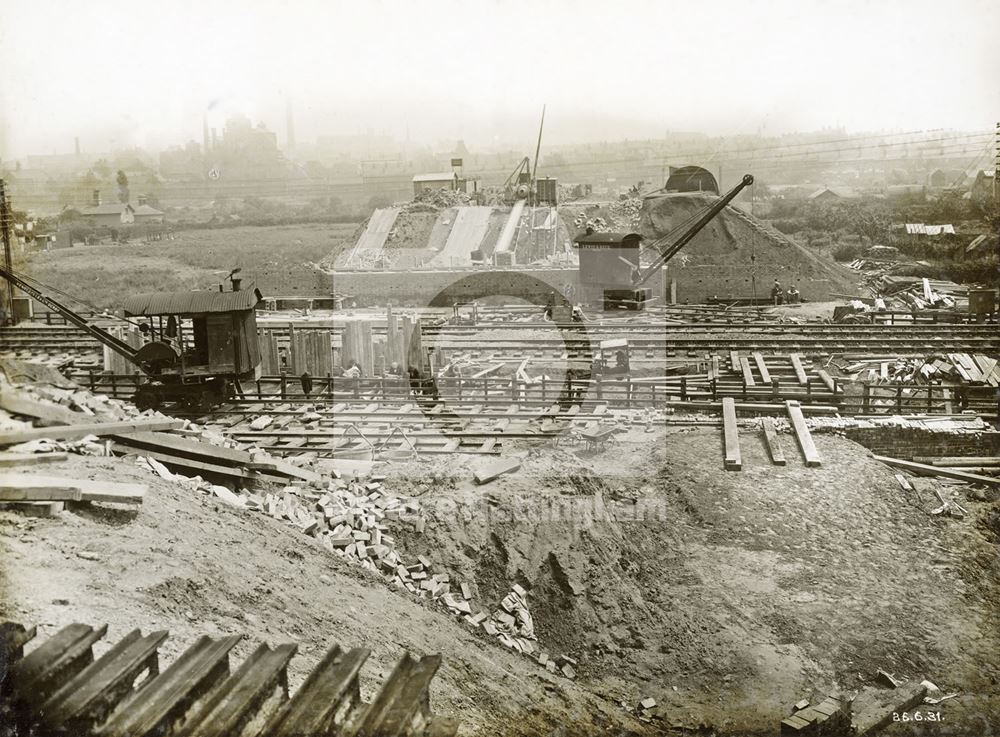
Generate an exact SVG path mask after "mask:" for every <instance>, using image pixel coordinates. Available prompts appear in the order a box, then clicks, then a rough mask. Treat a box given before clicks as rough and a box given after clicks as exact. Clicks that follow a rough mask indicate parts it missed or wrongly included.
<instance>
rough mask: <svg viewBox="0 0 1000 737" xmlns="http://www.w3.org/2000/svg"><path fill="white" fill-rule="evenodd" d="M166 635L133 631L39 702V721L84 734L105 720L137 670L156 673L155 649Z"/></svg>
mask: <svg viewBox="0 0 1000 737" xmlns="http://www.w3.org/2000/svg"><path fill="white" fill-rule="evenodd" d="M167 634H168V633H167V631H166V630H160V631H158V632H152V633H150V634H148V635H146V636H145V637H143V636H142V632H141V631H139V630H138V629H135V630H132V631H131V632H130V633H129V634H127V635H126V636H125V637H124V638H122V640H121V641H119V642H118V643H117V644H116V645H115V646H114V647H112V648H111V649H110V650H108V651H107V652H106V653H104V655H102V656H101V657H100V658H98V659H97V660H95V661H94V662H93V663H91V664H90V665H88V666H87V667H86V668H84V669H83V670H82V671H80V672H79V673H78V674H77V675H76V676H75V677H74V678H72V679H71V680H69V681H67V682H66V683H65V684H64V685H63V686H62V687H61V688H60V689H59V690H58V691H56V692H55V693H54V694H52V695H51V696H50V697H49V698H48V700H47V701H46V702H45V703H44V704H42V706H41V708H40V710H39V711H40V712H41V718H42V723H43V724H46V725H47V726H49V727H52V728H56V727H61V728H62V729H64V730H68V731H70V732H72V733H78V734H83V733H84V732H87V731H89V729H90V728H91V727H92V726H93V725H95V724H98V723H100V722H102V721H104V719H106V718H107V716H108V714H109V713H110V712H111V710H112V709H113V708H114V706H115V704H116V703H117V701H118V699H119V698H121V697H122V696H124V695H125V694H127V693H128V692H129V691H131V689H132V684H133V683H134V682H135V680H136V678H137V677H138V676H139V674H140V673H142V672H143V671H146V670H149V671H150V672H152V673H155V672H156V670H157V668H158V662H159V658H158V655H157V648H158V647H159V646H160V644H161V643H162V642H163V641H164V640H165V639H167Z"/></svg>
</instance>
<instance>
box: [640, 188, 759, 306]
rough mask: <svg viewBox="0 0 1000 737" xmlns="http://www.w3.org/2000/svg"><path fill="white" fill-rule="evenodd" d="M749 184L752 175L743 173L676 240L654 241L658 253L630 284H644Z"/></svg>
mask: <svg viewBox="0 0 1000 737" xmlns="http://www.w3.org/2000/svg"><path fill="white" fill-rule="evenodd" d="M751 184H753V176H752V175H750V174H746V175H744V177H743V179H741V180H740V183H739V184H737V185H736V186H735V187H733V188H732V189H731V190H729V191H728V192H727V193H726V194H725V195H723V196H722V197H720V198H719V199H717V200H716V201H715V202H713V203H712V204H711V205H709V206H708V207H707V208H705V211H704V213H703V214H702V215H701V217H699V218H698V219H697V220H696V221H695V222H694V223H693V224H692V225H691V226H690V227H689V228H688V229H687V230H685V231H684V232H683V233H681V235H680V236H678V238H677V240H675V241H673V242H671V243H665V244H663V246H662V247H660V246H658V245H657V244H656V243H655V242H654V243H653V248H657V249H658V250H659V251H660V253H659V255H658V256H657V257H656V259H655V260H654V261H653V263H652V264H650V265H649V266H647V267H646V268H645V269H644V270H643V271H642V272H641V273H640V274H638V275H637V277H636V278H635V279H634V280H633V282H632V286H633V287H638V286H642V285H643V284H645V283H646V282H647V281H648V280H649V279H650V277H652V276H653V275H654V274H656V273H657V272H658V271H659V270H660V269H661V268H662V267H663V265H664V264H665V263H667V261H669V260H670V259H672V258H673V257H674V256H676V255H677V253H678V251H680V250H681V249H682V248H684V246H686V245H687V244H688V243H690V242H691V239H692V238H694V237H695V236H696V235H698V233H699V231H701V229H702V228H704V227H705V226H706V225H708V224H709V223H710V222H711V221H712V219H713V218H715V216H716V215H718V214H719V213H720V212H722V211H723V210H724V209H725V208H726V206H727V205H728V204H729V203H730V202H732V201H733V200H734V199H736V196H737V195H738V194H739V193H740V192H742V191H743V190H744V189H746V188H747V187H749V186H750V185H751Z"/></svg>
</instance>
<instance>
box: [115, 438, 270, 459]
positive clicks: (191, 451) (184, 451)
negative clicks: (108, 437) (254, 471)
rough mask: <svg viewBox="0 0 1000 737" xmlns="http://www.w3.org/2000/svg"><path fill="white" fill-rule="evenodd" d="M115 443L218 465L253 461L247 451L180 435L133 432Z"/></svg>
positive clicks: (117, 439) (116, 439)
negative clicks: (207, 461)
mask: <svg viewBox="0 0 1000 737" xmlns="http://www.w3.org/2000/svg"><path fill="white" fill-rule="evenodd" d="M115 441H116V442H117V443H119V444H121V445H128V446H130V447H133V448H150V449H152V450H155V451H159V452H161V453H170V454H172V455H175V456H188V457H190V458H193V459H195V460H209V461H211V462H212V463H214V464H216V465H219V464H222V463H229V464H231V465H244V464H247V463H250V462H251V460H252V458H251V456H250V454H249V453H247V452H246V451H242V450H236V449H235V448H226V447H224V446H219V445H213V444H212V443H202V442H199V441H197V440H189V439H187V438H182V437H180V436H178V435H170V434H169V433H163V432H133V433H129V434H127V435H122V436H120V437H116V438H115Z"/></svg>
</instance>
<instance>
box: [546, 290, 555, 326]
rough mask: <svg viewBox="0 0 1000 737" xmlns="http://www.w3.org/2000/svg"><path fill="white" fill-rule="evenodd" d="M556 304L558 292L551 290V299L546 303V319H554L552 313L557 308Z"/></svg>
mask: <svg viewBox="0 0 1000 737" xmlns="http://www.w3.org/2000/svg"><path fill="white" fill-rule="evenodd" d="M555 306H556V293H555V292H550V293H549V299H548V301H547V302H546V303H545V319H546V320H551V319H552V314H553V311H554V310H555Z"/></svg>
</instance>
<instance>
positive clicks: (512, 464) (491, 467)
mask: <svg viewBox="0 0 1000 737" xmlns="http://www.w3.org/2000/svg"><path fill="white" fill-rule="evenodd" d="M520 467H521V461H519V460H514V459H510V458H508V459H505V460H500V461H495V462H493V463H487V464H486V465H485V466H483V467H482V468H480V469H479V470H477V471H476V472H475V474H474V478H475V480H476V483H477V484H486V483H489V482H490V481H493V480H494V479H496V478H499V477H500V476H502V475H503V474H505V473H513V472H514V471H517V470H518V469H519V468H520Z"/></svg>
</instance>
